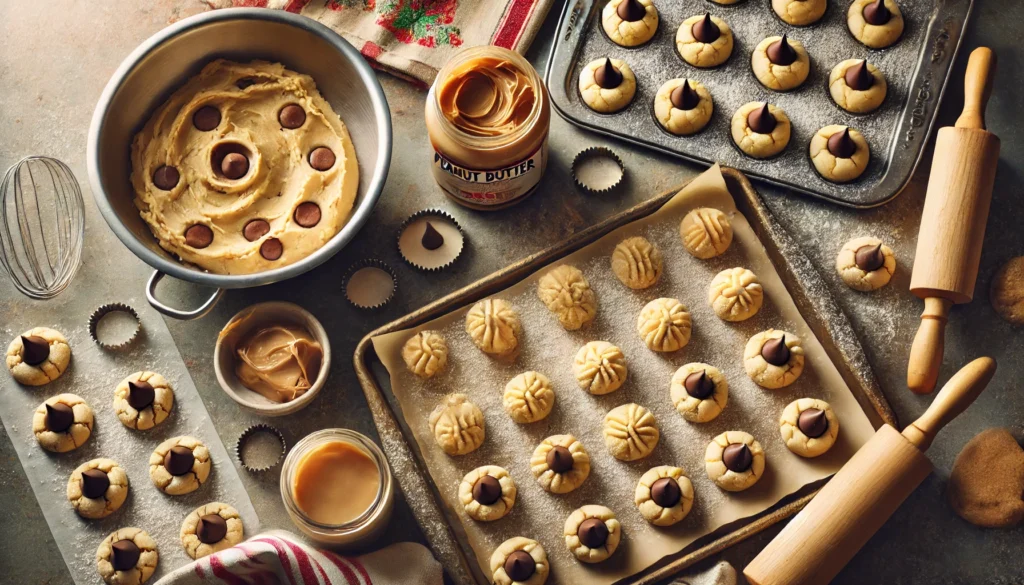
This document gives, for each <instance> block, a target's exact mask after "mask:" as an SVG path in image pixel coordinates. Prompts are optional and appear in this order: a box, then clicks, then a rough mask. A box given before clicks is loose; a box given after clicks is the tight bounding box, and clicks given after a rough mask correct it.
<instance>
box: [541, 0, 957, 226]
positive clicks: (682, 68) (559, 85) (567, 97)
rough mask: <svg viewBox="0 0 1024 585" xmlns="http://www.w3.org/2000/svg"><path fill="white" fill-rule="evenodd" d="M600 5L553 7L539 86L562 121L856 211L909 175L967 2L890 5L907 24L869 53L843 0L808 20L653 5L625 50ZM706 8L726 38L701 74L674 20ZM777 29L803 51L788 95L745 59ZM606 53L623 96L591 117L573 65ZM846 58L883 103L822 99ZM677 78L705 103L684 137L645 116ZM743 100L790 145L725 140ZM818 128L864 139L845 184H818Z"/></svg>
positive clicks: (754, 9)
mask: <svg viewBox="0 0 1024 585" xmlns="http://www.w3.org/2000/svg"><path fill="white" fill-rule="evenodd" d="M606 2H607V0H576V1H574V2H569V3H567V4H566V6H565V9H564V10H563V11H562V15H561V19H560V21H559V24H558V34H557V36H556V37H555V42H554V46H553V47H552V50H551V56H550V58H549V60H548V66H547V70H546V73H545V83H546V84H547V86H548V89H549V91H550V94H551V102H552V105H554V107H555V110H556V111H557V112H558V113H559V114H560V115H561V116H562V117H563V118H565V119H566V120H568V121H569V122H572V123H573V124H576V125H578V126H581V127H583V128H587V129H590V130H593V131H596V132H600V133H602V134H607V135H609V136H615V137H618V138H621V139H623V140H627V141H629V142H632V143H634V144H638V145H641V146H646V147H648V148H652V149H655V150H659V151H661V152H665V153H668V154H672V155H676V156H679V157H682V158H684V159H687V160H690V161H692V162H697V163H701V164H706V165H711V164H714V163H716V162H719V163H722V164H726V165H729V166H731V167H733V168H736V169H739V170H741V171H743V172H745V173H746V174H748V175H750V176H751V177H756V178H758V179H761V180H764V181H767V182H769V183H773V184H775V185H778V186H780V187H785V188H789V189H792V190H794V191H798V192H801V193H804V194H807V195H812V196H815V197H820V198H823V199H827V200H829V201H832V202H835V203H838V204H841V205H845V206H849V207H858V208H867V207H875V206H878V205H882V204H883V203H886V202H888V201H889V200H891V199H892V198H894V197H895V196H896V195H897V194H899V192H900V191H901V190H902V189H903V187H904V186H906V184H907V183H908V182H909V181H910V178H911V175H913V172H914V169H915V168H916V166H917V164H918V162H919V161H920V158H921V155H922V153H923V151H924V146H925V142H926V140H927V137H928V134H929V131H930V129H931V126H932V123H933V121H934V119H935V114H936V112H937V111H938V105H939V102H940V100H941V97H942V93H943V90H944V88H945V85H946V79H947V77H948V75H949V70H950V68H951V66H952V63H953V61H954V59H955V56H956V52H957V49H958V48H959V44H960V39H961V37H962V34H963V31H964V27H965V25H966V22H967V19H968V16H969V14H970V12H971V8H972V6H973V0H902V1H900V2H899V6H900V10H901V11H902V13H903V17H904V19H905V22H906V27H905V29H904V31H903V36H902V38H901V39H900V40H899V41H898V42H897V43H896V44H894V45H893V46H891V47H889V48H887V49H882V50H873V49H869V48H867V47H865V46H864V45H862V44H861V43H859V42H858V41H857V40H856V39H854V38H853V35H851V34H850V32H849V29H848V28H847V25H846V11H847V8H848V7H849V5H850V1H849V0H830V1H829V6H828V9H827V10H826V12H825V15H824V17H822V19H821V20H819V21H818V22H817V23H815V24H812V25H809V26H792V25H789V24H786V23H784V22H783V21H782V20H780V19H779V18H778V16H776V14H775V12H774V11H773V10H772V7H771V2H770V0H741V1H740V2H739V3H737V4H733V5H720V4H716V3H714V2H710V1H709V0H682V1H672V2H670V1H668V0H654V5H655V6H656V7H657V9H658V12H659V17H660V21H659V25H658V31H657V32H656V33H655V35H654V38H652V39H651V40H650V41H649V42H647V43H645V44H644V45H641V46H639V47H635V48H627V47H620V46H618V45H616V44H615V43H613V42H612V41H611V40H609V39H608V37H607V35H605V34H604V31H603V30H602V28H601V10H602V9H603V8H604V5H605V4H606ZM705 12H711V14H712V15H714V16H718V17H720V18H723V19H725V21H726V22H727V23H728V24H729V26H730V27H731V28H732V31H733V35H734V38H735V47H734V48H733V53H732V55H731V56H730V57H729V59H728V60H727V61H726V62H725V63H724V64H722V65H720V66H718V67H715V68H711V69H700V68H697V67H693V66H691V65H689V64H688V63H686V62H685V61H683V59H682V58H681V57H680V56H679V53H678V51H677V50H676V45H675V34H676V30H677V29H678V27H679V24H680V23H681V22H682V21H683V20H685V19H686V18H688V17H690V16H693V15H696V14H703V13H705ZM783 33H788V34H789V35H790V37H791V38H794V39H798V40H800V41H801V42H802V43H803V44H804V46H805V47H806V48H807V51H808V54H809V55H810V58H811V73H810V76H809V77H808V79H807V81H805V82H804V83H803V85H801V86H800V87H798V88H796V89H794V90H791V91H787V92H779V91H772V90H770V89H767V88H765V87H764V86H762V85H761V84H760V83H759V82H758V81H757V78H756V77H754V74H753V71H752V70H751V66H750V56H751V53H752V51H753V50H754V47H756V46H757V44H758V43H759V42H761V40H763V39H764V38H765V37H768V36H772V35H781V34H783ZM606 56H608V57H615V58H618V59H623V60H624V61H626V63H628V64H629V66H630V68H631V69H632V70H633V73H634V74H635V75H636V78H637V91H636V96H634V98H633V101H632V103H630V104H629V105H628V106H627V107H626V108H625V109H623V110H622V111H620V112H618V113H615V114H600V113H597V112H595V111H593V110H591V109H590V108H588V107H587V105H586V104H585V103H584V102H583V99H582V98H581V97H580V93H579V89H578V87H577V86H578V77H579V72H580V68H581V67H583V66H584V65H586V64H587V63H589V62H590V61H592V60H594V59H598V58H601V57H606ZM851 58H860V59H867V60H868V62H870V63H873V64H875V65H877V66H878V67H880V68H881V70H882V72H883V73H884V74H885V77H886V80H887V82H888V86H889V89H888V95H887V96H886V98H885V101H884V102H883V103H882V105H881V107H879V108H878V109H877V110H876V111H874V112H872V113H870V114H864V115H856V114H850V113H847V112H845V111H844V110H842V109H841V108H840V107H839V106H838V105H836V104H835V102H833V101H832V98H831V96H830V95H829V92H828V76H829V73H830V72H831V70H832V68H833V67H834V66H835V65H836V64H837V63H839V62H840V61H843V60H845V59H851ZM676 77H692V78H695V79H698V80H700V81H701V82H702V83H703V84H704V85H706V86H707V87H708V89H709V90H710V92H711V96H712V99H713V100H714V105H715V112H714V114H713V115H712V118H711V122H710V123H709V124H708V126H707V127H706V128H705V129H704V130H702V131H701V132H699V133H697V134H695V135H693V136H688V137H685V136H684V137H677V136H673V135H671V134H669V133H668V132H666V131H665V130H664V129H663V128H662V127H661V125H660V124H658V122H657V121H656V120H655V119H654V114H653V110H654V108H653V104H654V95H655V94H656V93H657V91H658V88H659V87H660V86H661V84H662V83H664V82H665V81H667V80H669V79H672V78H676ZM750 101H768V102H770V103H773V104H775V105H777V106H779V107H781V108H782V109H783V110H784V111H785V112H786V114H787V115H788V116H789V118H790V120H791V121H792V123H793V135H792V138H791V139H790V143H789V145H788V146H787V147H786V150H784V151H783V152H782V153H781V154H779V155H778V156H776V157H773V158H771V159H767V160H757V159H754V158H751V157H749V156H747V155H745V154H743V153H742V152H741V151H740V150H739V148H737V147H736V146H735V144H734V143H733V141H732V138H731V136H730V132H729V123H730V120H731V118H732V115H733V113H734V112H735V111H736V110H737V109H738V108H739V107H740V106H741V105H743V104H745V103H747V102H750ZM829 124H843V125H848V126H851V127H853V128H856V129H858V130H860V131H861V132H862V133H863V134H864V136H865V137H866V138H867V140H868V143H869V144H870V146H871V162H870V163H869V164H868V168H867V169H866V170H865V172H864V174H863V175H861V177H860V178H858V179H857V180H855V181H853V182H851V183H846V184H839V183H833V182H830V181H828V180H826V179H824V178H823V177H821V176H820V175H819V174H818V173H817V172H816V171H815V170H814V168H813V166H812V164H811V162H810V158H809V157H808V154H807V150H808V146H809V144H810V139H811V137H812V136H813V135H814V133H815V132H817V130H818V129H820V128H822V127H824V126H827V125H829Z"/></svg>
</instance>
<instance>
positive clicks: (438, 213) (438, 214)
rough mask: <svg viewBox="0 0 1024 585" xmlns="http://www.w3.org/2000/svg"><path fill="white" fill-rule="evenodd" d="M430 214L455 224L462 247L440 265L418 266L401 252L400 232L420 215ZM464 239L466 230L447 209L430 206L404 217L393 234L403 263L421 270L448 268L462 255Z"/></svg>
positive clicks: (464, 244)
mask: <svg viewBox="0 0 1024 585" xmlns="http://www.w3.org/2000/svg"><path fill="white" fill-rule="evenodd" d="M430 216H435V217H441V218H444V219H445V220H447V221H450V222H451V223H452V225H454V226H455V229H457V230H459V233H460V234H462V249H461V250H459V253H458V254H456V255H455V257H454V258H452V259H451V260H449V261H448V262H446V263H444V264H442V265H441V266H435V267H429V268H428V267H426V266H420V265H419V264H417V263H415V262H413V261H412V260H410V259H409V258H407V257H406V256H405V254H403V253H402V247H401V245H400V243H401V241H402V234H404V233H405V230H406V229H407V228H408V227H409V226H410V225H412V223H413V222H415V221H416V220H418V219H420V218H422V217H430ZM466 240H467V238H466V231H465V230H463V229H462V225H461V224H459V222H458V221H457V220H456V219H455V218H454V217H452V215H451V214H450V213H448V212H447V211H444V210H443V209H437V208H430V209H421V210H419V211H417V212H416V213H414V214H412V215H410V216H409V217H408V218H406V220H405V221H403V222H402V225H401V226H399V227H398V233H397V234H396V235H395V247H396V248H398V255H399V256H401V257H402V260H403V261H405V263H406V264H408V265H409V266H412V267H413V268H415V269H416V270H421V271H423V272H440V271H442V270H446V269H448V268H450V267H451V266H452V264H455V261H456V260H458V259H459V258H461V257H462V252H463V250H465V249H466Z"/></svg>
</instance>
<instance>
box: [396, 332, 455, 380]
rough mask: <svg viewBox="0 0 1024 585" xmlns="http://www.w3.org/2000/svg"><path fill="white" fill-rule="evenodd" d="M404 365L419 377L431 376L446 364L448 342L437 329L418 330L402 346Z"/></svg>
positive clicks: (441, 370)
mask: <svg viewBox="0 0 1024 585" xmlns="http://www.w3.org/2000/svg"><path fill="white" fill-rule="evenodd" d="M402 360H403V361H405V367H407V368H409V371H410V372H412V373H413V374H415V375H416V376H419V377H420V378H424V379H426V378H433V377H434V375H435V374H438V373H440V372H443V371H444V368H445V366H447V365H448V342H446V341H445V340H444V336H443V335H441V333H440V332H439V331H420V332H419V333H417V334H415V335H413V336H412V337H410V338H409V339H408V340H407V341H406V342H405V345H403V346H402Z"/></svg>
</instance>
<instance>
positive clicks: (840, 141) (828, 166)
mask: <svg viewBox="0 0 1024 585" xmlns="http://www.w3.org/2000/svg"><path fill="white" fill-rule="evenodd" d="M808 154H809V155H810V157H811V162H812V163H813V164H814V170H816V171H818V174H819V175H821V176H822V177H824V178H825V179H828V180H829V181H833V182H836V183H848V182H850V181H852V180H854V179H856V178H857V177H859V176H861V174H863V173H864V169H866V168H868V162H869V161H870V160H871V148H870V147H869V146H868V141H867V140H865V139H864V135H863V134H861V133H860V132H858V131H857V130H854V129H853V128H850V127H849V126H840V125H838V124H834V125H832V126H825V127H824V128H822V129H821V130H818V131H817V132H816V133H815V134H814V136H813V137H811V146H810V148H809V150H808Z"/></svg>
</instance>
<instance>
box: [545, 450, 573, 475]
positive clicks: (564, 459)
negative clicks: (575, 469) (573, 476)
mask: <svg viewBox="0 0 1024 585" xmlns="http://www.w3.org/2000/svg"><path fill="white" fill-rule="evenodd" d="M547 463H548V468H550V469H551V471H554V472H555V473H565V472H566V471H569V470H570V469H572V453H570V452H569V450H568V449H566V448H565V447H561V446H559V447H555V448H554V449H552V450H550V451H548V456H547Z"/></svg>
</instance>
